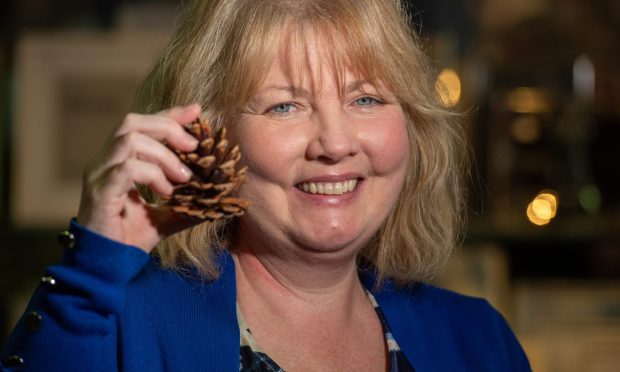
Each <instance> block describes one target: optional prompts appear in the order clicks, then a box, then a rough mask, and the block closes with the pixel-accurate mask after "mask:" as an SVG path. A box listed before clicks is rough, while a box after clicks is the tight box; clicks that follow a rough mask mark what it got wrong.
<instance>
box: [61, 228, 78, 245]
mask: <svg viewBox="0 0 620 372" xmlns="http://www.w3.org/2000/svg"><path fill="white" fill-rule="evenodd" d="M58 241H59V242H60V244H62V245H63V246H64V247H67V248H73V247H74V246H75V236H74V235H73V234H72V233H71V232H70V231H69V230H65V231H63V232H61V233H60V234H58Z"/></svg>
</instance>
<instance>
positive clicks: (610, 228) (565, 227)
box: [468, 211, 620, 241]
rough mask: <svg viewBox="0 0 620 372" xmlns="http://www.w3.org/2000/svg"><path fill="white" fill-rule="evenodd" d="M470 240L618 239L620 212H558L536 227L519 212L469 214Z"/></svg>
mask: <svg viewBox="0 0 620 372" xmlns="http://www.w3.org/2000/svg"><path fill="white" fill-rule="evenodd" d="M468 237H469V239H471V240H513V241H532V240H536V241H542V240H545V241H548V240H557V241H565V240H600V239H619V238H620V214H608V215H596V216H587V215H581V216H577V215H574V216H568V215H562V214H559V215H558V216H557V217H556V218H555V219H554V220H552V221H551V222H550V223H549V224H547V225H544V226H536V225H534V224H532V223H530V222H529V221H528V220H527V217H526V216H525V211H524V212H522V213H516V212H514V213H502V214H501V215H495V216H493V217H491V216H487V217H471V218H470V221H469V229H468Z"/></svg>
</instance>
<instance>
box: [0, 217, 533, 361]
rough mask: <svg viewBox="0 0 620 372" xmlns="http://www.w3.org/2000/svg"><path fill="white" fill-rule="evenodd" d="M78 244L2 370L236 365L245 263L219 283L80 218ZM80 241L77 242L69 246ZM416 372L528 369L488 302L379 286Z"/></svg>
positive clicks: (427, 289) (230, 268)
mask: <svg viewBox="0 0 620 372" xmlns="http://www.w3.org/2000/svg"><path fill="white" fill-rule="evenodd" d="M70 230H71V232H72V233H73V234H74V236H75V245H74V246H73V247H72V248H67V249H66V252H65V255H64V258H63V262H62V263H61V264H60V265H57V266H52V267H49V268H48V270H47V273H46V276H45V277H44V278H43V280H42V282H41V285H40V286H39V287H38V289H37V290H36V292H35V294H34V295H33V297H32V299H31V302H30V304H29V305H28V308H27V310H26V312H25V313H24V316H23V317H22V319H21V320H20V321H19V323H18V325H17V326H16V328H15V330H14V331H13V334H12V335H11V337H10V338H9V340H8V342H7V344H6V345H5V346H4V348H3V350H2V353H1V354H0V357H1V359H0V360H1V361H2V362H0V370H1V371H13V370H19V371H64V372H66V371H117V370H121V371H141V372H142V371H149V372H155V371H238V370H239V328H238V323H237V318H236V311H235V309H236V290H235V268H234V263H233V260H232V258H231V257H230V255H229V254H227V253H222V254H221V255H220V256H219V258H218V259H219V262H220V266H221V269H222V270H221V273H222V274H221V276H220V278H219V279H217V280H215V281H213V282H206V281H203V280H200V279H197V277H196V276H192V275H191V272H190V273H189V275H187V274H180V273H178V272H174V271H168V270H163V269H162V268H161V267H160V266H159V265H158V262H157V260H156V259H155V258H152V257H151V256H149V255H147V254H145V253H144V252H143V251H141V250H139V249H137V248H134V247H131V246H126V245H122V244H120V243H117V242H114V241H111V240H109V239H106V238H105V237H102V236H100V235H97V234H95V233H93V232H90V231H88V230H87V229H85V228H83V227H81V226H79V225H77V224H75V223H72V224H71V228H70ZM70 245H71V244H70ZM360 275H361V278H362V281H363V283H364V285H365V286H366V287H367V288H368V289H369V290H371V292H372V293H373V295H374V296H375V299H376V300H377V302H378V303H379V305H380V307H381V309H382V311H383V313H384V314H385V317H386V319H387V321H388V323H389V326H390V328H391V330H392V333H393V334H394V337H395V339H396V341H397V342H398V344H399V345H400V347H401V349H402V350H403V352H404V353H405V355H406V356H407V358H408V359H409V361H410V362H411V363H412V364H413V366H414V367H415V369H416V371H418V372H423V371H529V370H530V367H529V364H528V361H527V358H526V356H525V354H524V352H523V350H522V349H521V347H520V345H519V343H518V341H517V339H516V338H515V336H514V335H513V333H512V331H511V330H510V328H509V327H508V325H507V324H506V322H505V320H504V319H503V318H502V316H501V315H500V314H499V313H498V312H497V311H495V310H494V309H493V308H492V307H491V306H490V305H489V304H488V303H487V302H486V301H484V300H481V299H475V298H470V297H465V296H462V295H458V294H455V293H452V292H449V291H446V290H443V289H439V288H436V287H432V286H429V285H424V284H420V285H416V286H411V287H408V288H396V287H394V286H393V285H391V284H390V283H387V284H385V285H384V286H383V288H382V289H381V290H380V291H376V290H375V289H374V286H373V284H374V280H375V278H374V276H373V275H372V274H368V273H364V272H361V273H360Z"/></svg>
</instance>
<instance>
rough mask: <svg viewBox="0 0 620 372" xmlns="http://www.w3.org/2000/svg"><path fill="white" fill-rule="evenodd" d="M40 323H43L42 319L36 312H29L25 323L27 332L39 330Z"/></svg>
mask: <svg viewBox="0 0 620 372" xmlns="http://www.w3.org/2000/svg"><path fill="white" fill-rule="evenodd" d="M41 322H43V317H42V316H41V314H39V313H38V312H36V311H31V312H30V313H29V314H28V320H27V322H26V327H27V328H28V330H29V331H32V332H34V331H38V330H39V328H41Z"/></svg>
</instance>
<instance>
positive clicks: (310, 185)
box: [297, 179, 358, 195]
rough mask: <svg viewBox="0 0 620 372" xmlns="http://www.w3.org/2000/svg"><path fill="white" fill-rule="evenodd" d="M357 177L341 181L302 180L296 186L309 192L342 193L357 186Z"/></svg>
mask: <svg viewBox="0 0 620 372" xmlns="http://www.w3.org/2000/svg"><path fill="white" fill-rule="evenodd" d="M357 182H358V181H357V179H352V180H347V181H342V182H302V183H300V184H299V185H297V188H298V189H300V190H302V191H303V192H306V193H309V194H319V195H342V194H346V193H349V192H351V191H353V190H355V188H356V187H357Z"/></svg>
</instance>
